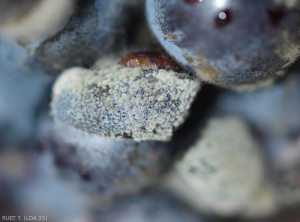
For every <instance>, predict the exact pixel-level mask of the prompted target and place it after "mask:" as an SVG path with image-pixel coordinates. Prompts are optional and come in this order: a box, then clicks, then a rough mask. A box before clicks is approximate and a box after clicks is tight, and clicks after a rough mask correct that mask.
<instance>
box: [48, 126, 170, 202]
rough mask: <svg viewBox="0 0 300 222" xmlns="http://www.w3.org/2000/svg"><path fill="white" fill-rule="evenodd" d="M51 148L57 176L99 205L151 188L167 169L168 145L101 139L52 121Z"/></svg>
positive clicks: (168, 162) (168, 161) (168, 160)
mask: <svg viewBox="0 0 300 222" xmlns="http://www.w3.org/2000/svg"><path fill="white" fill-rule="evenodd" d="M50 144H51V149H52V150H53V152H54V156H55V163H56V165H57V167H58V169H59V172H60V174H61V175H62V177H64V178H65V179H67V180H69V181H71V182H72V183H73V184H74V185H75V186H76V187H77V188H78V189H80V190H81V191H83V192H85V193H87V194H98V197H99V198H98V199H99V201H100V203H101V204H104V205H105V204H109V203H110V202H112V201H114V200H115V199H116V198H120V197H123V196H127V195H133V194H135V193H138V192H139V191H141V190H142V189H145V188H147V187H150V186H152V185H154V184H155V183H156V182H157V181H158V179H159V178H160V177H161V176H162V175H163V174H164V172H165V171H166V170H167V169H168V166H169V164H170V159H171V150H170V147H169V144H168V143H163V142H157V141H143V142H136V141H134V140H132V139H127V140H114V139H109V138H102V137H99V136H98V135H95V134H89V133H86V132H82V131H80V130H77V129H74V128H71V127H69V126H67V125H64V124H62V123H60V122H55V123H54V126H53V129H52V133H51V143H50Z"/></svg>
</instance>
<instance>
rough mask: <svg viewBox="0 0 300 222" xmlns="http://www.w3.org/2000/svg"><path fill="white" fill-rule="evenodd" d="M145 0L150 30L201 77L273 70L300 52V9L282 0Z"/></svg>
mask: <svg viewBox="0 0 300 222" xmlns="http://www.w3.org/2000/svg"><path fill="white" fill-rule="evenodd" d="M277 2H278V1H269V0H254V1H248V0H229V1H220V0H212V1H191V0H170V1H159V0H147V16H148V22H149V24H150V26H151V28H152V31H153V32H154V34H155V35H156V37H157V38H158V39H159V41H160V43H161V44H162V45H163V46H164V48H165V49H166V50H167V52H168V53H169V54H170V55H171V56H173V57H174V58H176V59H177V61H178V62H179V63H181V64H182V66H183V67H184V68H186V69H187V70H189V69H190V70H192V71H194V72H195V73H196V74H197V75H198V76H199V77H200V78H201V79H202V80H204V81H207V82H210V83H215V84H218V85H222V86H231V85H234V86H236V85H241V84H250V83H255V82H257V81H260V80H265V79H268V78H271V77H273V76H276V75H277V74H278V72H279V70H281V69H283V68H286V67H288V66H289V65H290V64H291V63H293V62H294V61H295V60H296V59H297V58H298V55H299V43H300V33H299V26H300V16H299V15H300V11H299V9H298V8H297V7H296V5H295V6H293V7H288V6H286V4H284V1H280V2H279V3H277Z"/></svg>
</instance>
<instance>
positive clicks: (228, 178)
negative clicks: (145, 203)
mask: <svg viewBox="0 0 300 222" xmlns="http://www.w3.org/2000/svg"><path fill="white" fill-rule="evenodd" d="M258 147H259V146H258V144H257V143H256V142H255V140H254V139H253V138H252V137H251V134H250V132H249V130H248V128H247V126H246V125H245V123H244V122H242V121H241V120H240V119H238V118H236V117H226V118H215V119H211V120H210V121H209V122H208V125H207V127H206V128H205V130H204V132H203V134H202V136H201V137H200V138H199V139H198V140H197V141H196V142H195V144H194V145H193V146H192V147H191V148H190V149H189V150H188V151H187V152H186V154H185V155H184V156H183V158H182V160H180V161H179V162H178V163H177V164H176V170H177V173H178V174H179V176H180V177H181V179H182V180H183V181H184V182H185V184H186V185H187V188H186V189H188V190H191V192H193V193H194V196H195V197H197V199H198V200H200V201H201V202H202V204H204V205H205V206H206V207H208V208H211V210H212V211H213V212H215V213H217V214H221V215H226V216H233V215H236V214H242V215H247V216H252V217H256V216H262V215H263V216H265V215H268V214H270V213H272V212H273V211H274V210H275V208H276V201H275V199H276V198H275V195H274V193H273V190H272V189H271V186H270V184H268V182H267V181H265V171H264V169H265V167H264V163H263V160H262V154H261V152H260V150H259V149H258Z"/></svg>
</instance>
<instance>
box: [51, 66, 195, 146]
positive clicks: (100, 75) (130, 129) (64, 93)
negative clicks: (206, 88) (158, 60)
mask: <svg viewBox="0 0 300 222" xmlns="http://www.w3.org/2000/svg"><path fill="white" fill-rule="evenodd" d="M199 87H200V84H199V82H198V81H196V80H192V79H190V78H188V77H187V76H186V75H183V74H178V73H175V72H174V71H168V70H164V69H157V68H154V69H141V68H127V67H123V66H119V65H116V66H113V67H111V68H108V69H103V70H101V71H97V70H87V69H84V68H72V69H69V70H67V71H65V72H64V73H62V75H61V76H60V77H59V78H58V80H57V81H56V83H55V85H54V87H53V100H52V113H53V116H54V117H55V118H56V119H58V120H60V121H62V122H64V123H66V124H68V125H72V126H74V127H75V128H78V129H81V130H83V131H86V132H89V133H95V134H98V135H101V136H105V137H110V138H120V139H121V138H134V139H135V140H137V141H140V140H169V139H170V138H171V136H172V133H173V129H174V128H176V127H178V126H179V125H180V124H181V123H182V122H183V121H184V119H185V117H186V116H187V113H188V110H189V108H190V105H191V103H192V101H193V100H194V97H195V95H196V92H197V91H198V89H199Z"/></svg>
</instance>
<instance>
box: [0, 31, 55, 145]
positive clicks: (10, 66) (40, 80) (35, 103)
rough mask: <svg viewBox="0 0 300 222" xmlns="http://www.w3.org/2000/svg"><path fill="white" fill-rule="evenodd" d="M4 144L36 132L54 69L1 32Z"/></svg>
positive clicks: (0, 142) (17, 142) (0, 139)
mask: <svg viewBox="0 0 300 222" xmlns="http://www.w3.org/2000/svg"><path fill="white" fill-rule="evenodd" d="M0 49H1V50H0V67H1V69H0V78H1V81H0V107H1V108H0V147H1V146H3V147H8V146H11V147H12V146H15V145H20V144H22V143H24V142H28V141H29V140H30V139H32V138H33V137H34V136H35V132H36V131H35V124H36V120H37V114H38V112H39V111H38V110H39V109H40V108H41V106H42V104H43V101H44V100H46V101H47V99H49V98H47V96H48V97H49V85H50V83H51V82H52V79H51V78H50V77H47V76H48V75H50V74H49V73H51V71H50V69H49V70H47V69H46V68H45V67H44V66H43V64H41V63H39V62H38V61H36V60H35V59H34V58H33V57H30V56H28V55H27V54H26V51H25V50H24V48H22V47H21V46H19V45H18V44H17V43H16V42H15V41H13V40H10V39H7V38H5V37H3V36H0Z"/></svg>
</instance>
